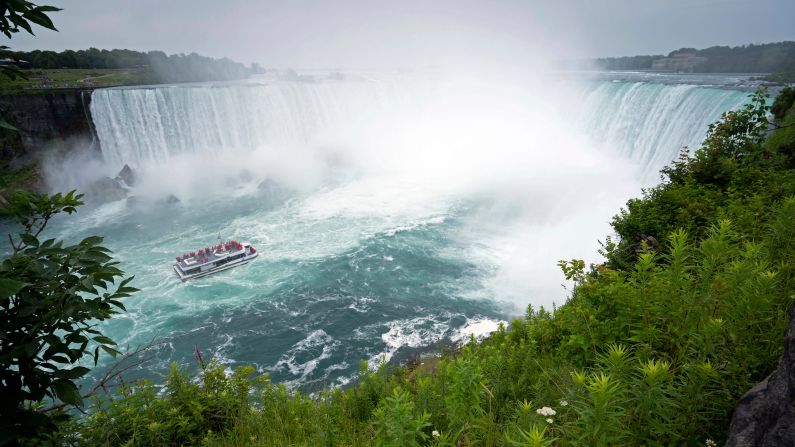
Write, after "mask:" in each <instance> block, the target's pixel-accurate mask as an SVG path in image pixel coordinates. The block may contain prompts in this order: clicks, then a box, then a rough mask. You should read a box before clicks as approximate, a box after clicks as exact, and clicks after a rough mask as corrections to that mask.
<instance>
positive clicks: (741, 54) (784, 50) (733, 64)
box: [595, 41, 795, 73]
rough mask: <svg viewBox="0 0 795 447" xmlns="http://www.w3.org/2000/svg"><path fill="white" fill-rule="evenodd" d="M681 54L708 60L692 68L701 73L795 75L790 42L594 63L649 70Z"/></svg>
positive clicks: (794, 51)
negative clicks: (666, 59) (653, 65)
mask: <svg viewBox="0 0 795 447" xmlns="http://www.w3.org/2000/svg"><path fill="white" fill-rule="evenodd" d="M682 53H691V54H693V55H694V56H698V57H703V58H706V60H705V61H703V62H700V63H698V64H696V65H695V67H694V68H693V71H695V72H700V73H786V72H789V73H795V42H791V41H790V42H776V43H766V44H760V45H754V44H751V45H742V46H739V47H728V46H715V47H709V48H706V49H703V50H697V49H695V48H680V49H678V50H676V51H672V52H671V53H669V54H668V56H664V55H656V56H628V57H607V58H600V59H596V60H595V63H596V65H597V66H598V67H599V68H601V69H604V70H649V69H651V68H652V64H653V62H654V61H655V60H659V59H663V58H665V57H669V58H670V57H674V56H676V55H677V54H682Z"/></svg>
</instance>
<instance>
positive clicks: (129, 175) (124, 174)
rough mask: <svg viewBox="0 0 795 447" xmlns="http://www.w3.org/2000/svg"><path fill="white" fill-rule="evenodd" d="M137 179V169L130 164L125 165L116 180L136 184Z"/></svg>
mask: <svg viewBox="0 0 795 447" xmlns="http://www.w3.org/2000/svg"><path fill="white" fill-rule="evenodd" d="M135 179H136V175H135V171H133V169H132V168H131V167H130V166H129V165H124V167H123V168H121V171H119V173H118V174H117V175H116V180H119V181H122V182H124V184H125V185H127V186H135Z"/></svg>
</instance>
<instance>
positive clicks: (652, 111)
mask: <svg viewBox="0 0 795 447" xmlns="http://www.w3.org/2000/svg"><path fill="white" fill-rule="evenodd" d="M428 85H429V83H427V82H425V83H423V82H417V79H406V78H403V79H400V78H397V77H383V78H370V79H363V78H357V79H346V80H323V81H316V82H284V81H273V82H263V81H256V82H247V83H229V84H184V85H173V86H157V87H146V88H114V89H99V90H95V91H94V92H93V97H92V100H91V115H92V117H93V120H94V125H95V127H96V132H97V135H98V136H99V139H100V143H101V147H102V152H103V155H104V157H105V161H106V163H107V164H108V165H109V166H110V167H111V168H114V169H118V168H120V167H121V166H123V165H124V164H130V165H133V166H141V165H145V164H152V163H162V162H165V161H167V160H169V159H170V158H171V157H173V156H176V155H179V154H183V153H206V154H222V153H224V152H225V151H228V150H247V149H255V148H257V147H261V146H262V145H266V144H273V143H287V144H290V143H305V142H307V141H310V140H311V139H312V138H314V137H316V136H317V135H318V134H320V133H321V132H323V131H324V129H331V128H334V127H335V126H341V125H350V124H351V123H352V122H355V121H356V120H357V119H359V118H361V117H362V116H366V115H367V114H369V113H371V112H372V111H373V110H375V109H377V108H378V107H381V106H384V105H392V106H394V105H395V103H396V102H401V101H402V102H406V101H410V100H409V99H408V98H412V97H419V96H421V95H422V93H421V92H419V91H420V90H423V89H425V91H426V92H427V91H428V90H427V87H428ZM578 96H579V101H580V102H579V106H578V109H579V110H578V114H577V115H575V116H576V118H575V121H576V123H575V124H576V125H575V127H576V128H577V129H579V130H580V131H582V132H583V133H584V134H585V135H586V136H588V137H589V138H590V139H591V140H592V141H593V142H594V143H595V144H596V145H598V146H601V147H604V148H607V149H608V150H610V151H614V152H618V153H619V154H621V155H623V156H625V157H627V158H629V159H630V160H632V161H633V162H634V163H635V164H636V165H637V166H639V168H640V169H641V171H642V172H643V175H644V177H647V178H650V177H649V176H651V175H656V172H657V171H658V170H659V169H660V168H661V167H662V166H664V165H666V164H667V163H669V162H670V161H671V160H673V159H674V158H676V156H677V154H678V152H679V150H680V149H681V147H682V146H689V147H691V148H692V147H696V146H698V144H699V143H700V142H701V140H702V139H703V137H704V135H705V134H706V131H707V126H708V125H709V124H710V123H712V122H714V121H716V120H717V119H718V118H719V117H720V115H721V113H723V112H725V111H727V110H730V109H734V108H737V107H740V106H742V105H743V104H744V103H745V102H746V101H747V93H745V92H741V91H737V90H730V89H725V88H714V87H705V86H696V85H685V84H679V85H677V84H661V83H649V82H623V81H622V82H616V81H613V82H609V81H590V82H587V83H586V84H585V88H584V89H582V90H581V91H580V93H579V95H578Z"/></svg>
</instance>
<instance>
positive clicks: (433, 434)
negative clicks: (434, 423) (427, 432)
mask: <svg viewBox="0 0 795 447" xmlns="http://www.w3.org/2000/svg"><path fill="white" fill-rule="evenodd" d="M431 436H433V437H434V438H438V437H439V430H434V431H432V432H431Z"/></svg>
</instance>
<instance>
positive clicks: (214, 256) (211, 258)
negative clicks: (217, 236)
mask: <svg viewBox="0 0 795 447" xmlns="http://www.w3.org/2000/svg"><path fill="white" fill-rule="evenodd" d="M239 244H240V245H241V246H242V247H243V248H241V249H240V250H238V249H237V247H236V246H234V245H232V246H231V247H230V248H229V249H226V248H224V245H225V244H220V245H221V250H215V249H214V247H210V250H209V251H205V252H204V253H203V254H202V255H199V254H198V250H197V251H196V255H195V256H192V257H187V256H186V257H184V258H182V259H181V260H180V261H179V262H177V265H179V266H180V267H182V268H183V269H186V268H192V267H198V266H201V265H205V264H209V263H211V262H215V261H217V260H219V259H223V258H226V257H228V256H231V255H236V254H240V253H242V252H245V250H246V247H248V246H250V244H248V243H245V242H240V243H239ZM202 258H205V259H207V260H206V261H205V262H200V261H199V259H202Z"/></svg>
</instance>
